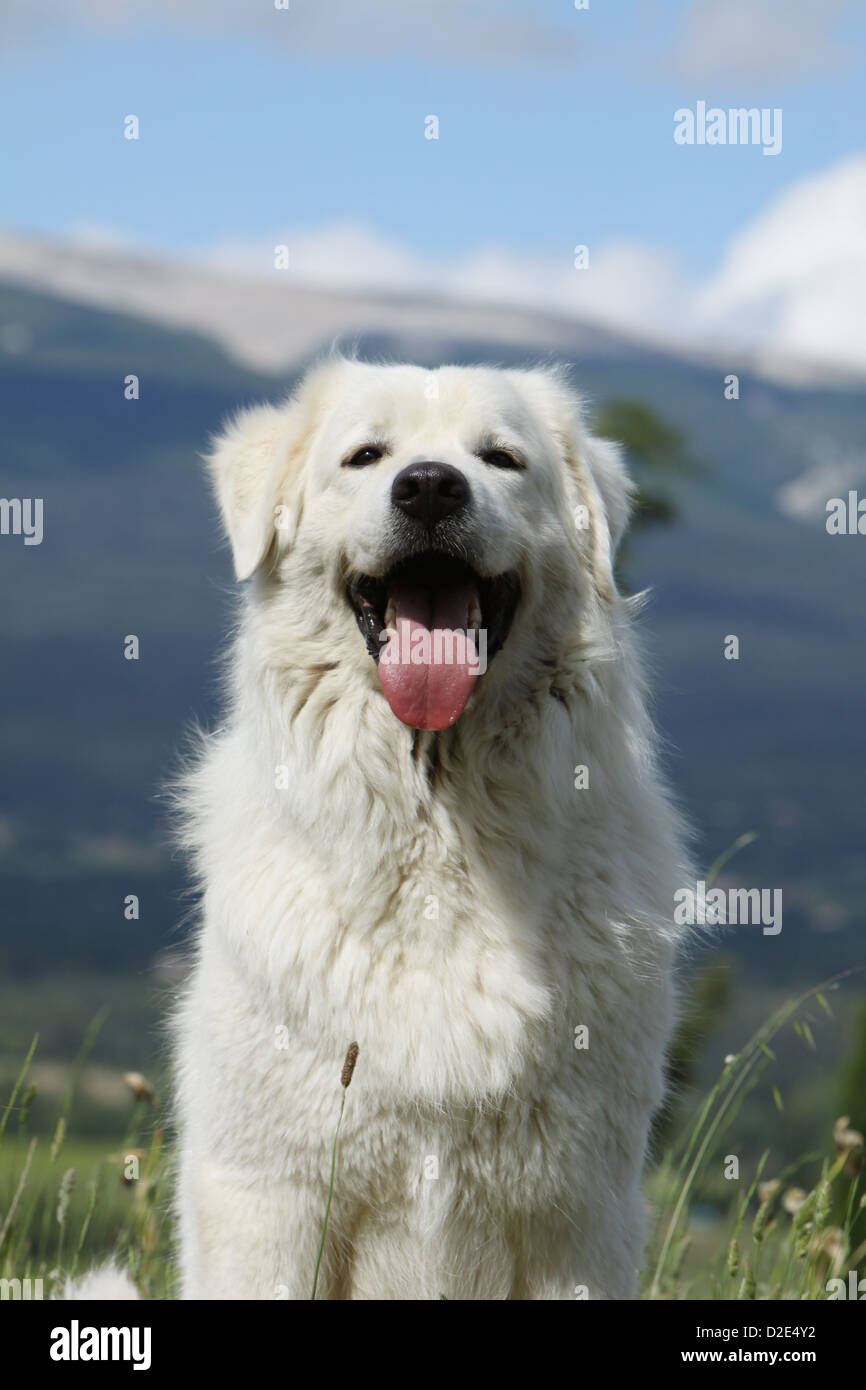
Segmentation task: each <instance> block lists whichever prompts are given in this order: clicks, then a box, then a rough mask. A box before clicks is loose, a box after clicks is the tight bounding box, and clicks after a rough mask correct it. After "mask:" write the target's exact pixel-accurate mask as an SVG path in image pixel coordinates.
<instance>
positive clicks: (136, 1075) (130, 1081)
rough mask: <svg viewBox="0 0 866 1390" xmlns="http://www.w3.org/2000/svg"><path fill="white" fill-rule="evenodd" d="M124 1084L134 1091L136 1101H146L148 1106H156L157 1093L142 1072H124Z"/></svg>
mask: <svg viewBox="0 0 866 1390" xmlns="http://www.w3.org/2000/svg"><path fill="white" fill-rule="evenodd" d="M123 1082H124V1085H126V1086H128V1087H129V1089H130V1090H131V1091H132V1094H133V1095H134V1097H135V1099H136V1100H146V1101H147V1103H148V1105H156V1091H155V1090H154V1089H153V1087H152V1086H151V1084H150V1082H149V1081H148V1080H147V1078H146V1077H144V1076H142V1074H141V1072H140V1071H126V1072H124V1073H123Z"/></svg>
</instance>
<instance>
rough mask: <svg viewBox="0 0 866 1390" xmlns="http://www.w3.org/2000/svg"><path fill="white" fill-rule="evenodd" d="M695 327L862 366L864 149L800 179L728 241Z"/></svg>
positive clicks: (865, 363)
mask: <svg viewBox="0 0 866 1390" xmlns="http://www.w3.org/2000/svg"><path fill="white" fill-rule="evenodd" d="M694 319H695V326H696V328H697V329H699V330H700V331H703V332H708V333H712V334H714V335H715V336H717V337H723V338H726V339H727V340H728V341H731V342H733V341H737V340H738V339H739V340H742V341H745V342H748V343H749V344H750V345H751V346H753V347H754V348H757V349H759V350H765V349H766V350H771V351H785V352H788V353H791V354H792V355H798V356H803V357H806V358H811V359H814V360H817V361H823V362H828V363H832V362H839V363H849V364H851V365H852V366H857V367H858V368H861V369H866V332H864V327H863V325H864V323H866V156H857V157H853V158H850V159H846V160H843V161H842V162H841V163H839V164H837V165H835V166H834V167H833V168H831V169H829V170H827V171H825V172H823V173H821V174H816V175H813V176H810V177H807V178H804V179H801V180H799V181H798V182H797V183H796V184H794V185H793V187H791V188H790V189H788V190H786V191H785V192H784V193H783V194H781V196H780V197H779V198H777V199H776V201H775V202H774V203H772V204H771V205H770V207H769V208H768V209H767V210H766V211H765V212H764V213H762V214H761V215H760V216H759V217H758V218H756V220H755V221H754V222H753V223H752V224H751V226H749V227H747V228H746V229H745V230H744V231H743V232H742V233H740V235H739V236H737V237H735V239H734V240H733V241H732V242H731V244H730V246H729V247H728V250H727V253H726V255H725V257H724V259H723V261H722V264H721V266H720V267H719V269H718V271H717V272H716V273H715V274H714V275H713V276H712V277H711V278H710V279H709V280H708V281H707V282H706V284H704V285H703V286H702V287H701V289H700V291H699V293H698V294H697V296H696V298H695V303H694Z"/></svg>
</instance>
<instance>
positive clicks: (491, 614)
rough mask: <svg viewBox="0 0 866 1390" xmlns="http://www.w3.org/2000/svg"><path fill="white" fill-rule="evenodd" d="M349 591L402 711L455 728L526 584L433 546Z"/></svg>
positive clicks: (423, 722)
mask: <svg viewBox="0 0 866 1390" xmlns="http://www.w3.org/2000/svg"><path fill="white" fill-rule="evenodd" d="M347 594H348V598H349V602H350V603H351V605H352V608H353V609H354V610H355V616H356V618H357V622H358V626H359V628H360V629H361V632H362V634H363V636H364V640H365V642H366V644H367V650H368V651H369V653H370V655H371V656H372V658H373V660H374V661H375V662H377V664H378V667H379V680H380V681H381V684H382V689H383V691H384V693H385V697H386V699H387V700H388V703H389V705H390V706H391V709H392V710H393V712H394V714H396V716H397V718H398V719H400V720H402V722H403V723H404V724H408V725H409V726H410V727H411V728H413V729H447V728H448V727H449V725H451V724H454V723H455V722H456V720H458V719H459V718H460V715H461V714H462V713H463V711H464V709H465V708H466V702H467V700H468V699H469V696H470V695H471V693H472V688H473V686H474V684H475V682H476V680H477V679H478V677H479V676H481V675H483V674H484V671H485V670H486V668H487V665H488V663H489V662H490V661H492V659H493V657H494V656H495V655H496V653H497V652H498V651H499V649H500V647H501V646H502V644H503V642H504V641H505V639H506V637H507V636H508V632H509V629H510V627H511V623H512V620H513V618H514V613H515V610H516V608H517V602H518V599H519V597H520V584H519V581H518V578H517V575H516V574H514V573H512V572H510V573H508V574H501V575H497V576H496V577H494V578H492V579H484V578H482V577H481V576H480V575H478V574H476V573H475V571H474V570H473V569H472V568H471V567H470V566H469V565H467V564H465V563H464V561H462V560H458V559H457V558H455V557H453V556H450V555H446V554H441V553H439V552H434V551H429V552H425V553H424V554H421V555H414V556H412V557H411V558H409V559H407V560H402V561H401V562H400V563H399V564H397V565H395V566H394V568H393V569H391V570H389V572H388V574H386V575H385V576H384V578H382V579H373V578H371V577H370V576H368V575H363V574H355V575H353V576H352V578H351V579H350V581H349V585H348V589H347Z"/></svg>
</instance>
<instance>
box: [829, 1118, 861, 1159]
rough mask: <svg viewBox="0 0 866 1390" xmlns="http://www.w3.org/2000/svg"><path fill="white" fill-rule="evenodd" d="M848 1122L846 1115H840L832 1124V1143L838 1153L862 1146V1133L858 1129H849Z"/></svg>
mask: <svg viewBox="0 0 866 1390" xmlns="http://www.w3.org/2000/svg"><path fill="white" fill-rule="evenodd" d="M848 1123H849V1121H848V1116H847V1115H840V1117H839V1119H838V1120H837V1121H836V1123H835V1124H834V1126H833V1143H834V1144H835V1145H836V1148H837V1149H838V1150H839V1152H840V1153H844V1152H846V1151H848V1150H849V1149H861V1148H862V1147H863V1135H862V1134H861V1133H860V1131H859V1130H858V1129H849V1128H848Z"/></svg>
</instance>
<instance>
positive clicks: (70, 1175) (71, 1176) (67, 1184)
mask: <svg viewBox="0 0 866 1390" xmlns="http://www.w3.org/2000/svg"><path fill="white" fill-rule="evenodd" d="M74 1186H75V1169H74V1168H67V1170H66V1172H65V1173H64V1174H63V1177H62V1178H61V1179H60V1188H59V1191H58V1193H57V1221H58V1223H59V1225H61V1226H62V1225H64V1223H65V1221H66V1213H67V1211H68V1209H69V1199H70V1197H71V1196H72V1189H73V1187H74Z"/></svg>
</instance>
